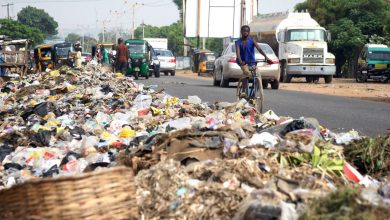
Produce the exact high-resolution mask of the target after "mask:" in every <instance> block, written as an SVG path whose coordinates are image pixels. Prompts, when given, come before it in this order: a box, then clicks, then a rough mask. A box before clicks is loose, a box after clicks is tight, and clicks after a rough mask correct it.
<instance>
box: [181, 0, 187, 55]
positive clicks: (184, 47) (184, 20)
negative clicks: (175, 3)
mask: <svg viewBox="0 0 390 220" xmlns="http://www.w3.org/2000/svg"><path fill="white" fill-rule="evenodd" d="M182 5H183V8H182V10H183V36H184V40H183V43H184V45H183V56H185V57H186V56H187V46H186V45H187V44H188V42H187V38H186V0H183V4H182Z"/></svg>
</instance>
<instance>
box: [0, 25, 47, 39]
mask: <svg viewBox="0 0 390 220" xmlns="http://www.w3.org/2000/svg"><path fill="white" fill-rule="evenodd" d="M0 26H1V28H0V35H6V36H8V37H10V38H13V39H31V40H32V41H33V42H34V44H39V43H41V42H42V41H43V39H44V35H43V34H42V33H41V31H40V30H38V29H36V28H32V27H28V26H26V25H24V24H21V23H19V22H17V21H14V20H9V19H0Z"/></svg>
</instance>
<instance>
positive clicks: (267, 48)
mask: <svg viewBox="0 0 390 220" xmlns="http://www.w3.org/2000/svg"><path fill="white" fill-rule="evenodd" d="M259 46H260V48H261V49H262V50H263V51H264V53H265V54H267V55H275V53H274V51H273V50H272V48H271V47H270V46H269V45H267V44H259ZM256 52H258V51H257V50H256Z"/></svg>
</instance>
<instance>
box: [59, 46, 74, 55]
mask: <svg viewBox="0 0 390 220" xmlns="http://www.w3.org/2000/svg"><path fill="white" fill-rule="evenodd" d="M70 51H72V48H71V47H57V48H56V53H55V54H56V55H57V56H68V53H69V52H70Z"/></svg>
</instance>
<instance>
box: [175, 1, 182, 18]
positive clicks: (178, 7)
mask: <svg viewBox="0 0 390 220" xmlns="http://www.w3.org/2000/svg"><path fill="white" fill-rule="evenodd" d="M173 3H174V4H175V5H176V7H177V9H178V10H179V12H180V20H181V21H183V0H173Z"/></svg>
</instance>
